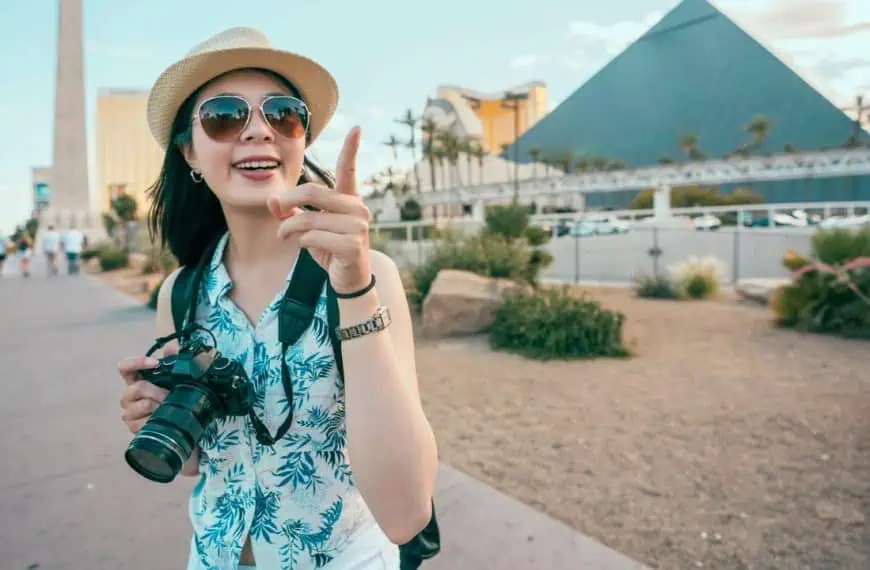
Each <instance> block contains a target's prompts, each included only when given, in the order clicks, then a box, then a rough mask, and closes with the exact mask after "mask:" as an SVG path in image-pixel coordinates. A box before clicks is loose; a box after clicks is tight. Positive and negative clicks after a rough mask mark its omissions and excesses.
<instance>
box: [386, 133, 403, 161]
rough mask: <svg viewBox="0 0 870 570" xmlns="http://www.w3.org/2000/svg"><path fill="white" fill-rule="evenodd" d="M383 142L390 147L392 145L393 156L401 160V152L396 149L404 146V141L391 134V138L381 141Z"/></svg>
mask: <svg viewBox="0 0 870 570" xmlns="http://www.w3.org/2000/svg"><path fill="white" fill-rule="evenodd" d="M381 144H383V145H384V146H388V147H390V148H391V149H393V158H394V159H396V160H399V153H398V152H397V151H396V149H397V148H398V147H400V146H402V141H400V140H399V139H397V138H396V135H390V138H388V139H387V140H385V141H384V142H383V143H381Z"/></svg>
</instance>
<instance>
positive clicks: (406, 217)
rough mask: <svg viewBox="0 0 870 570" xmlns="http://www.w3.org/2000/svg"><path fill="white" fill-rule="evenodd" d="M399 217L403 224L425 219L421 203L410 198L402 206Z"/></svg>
mask: <svg viewBox="0 0 870 570" xmlns="http://www.w3.org/2000/svg"><path fill="white" fill-rule="evenodd" d="M399 215H400V216H401V218H402V221H403V222H416V221H417V220H420V219H422V218H423V209H422V208H421V207H420V202H418V201H417V200H415V199H414V198H408V199H407V200H405V202H404V203H403V204H402V208H401V210H400V211H399Z"/></svg>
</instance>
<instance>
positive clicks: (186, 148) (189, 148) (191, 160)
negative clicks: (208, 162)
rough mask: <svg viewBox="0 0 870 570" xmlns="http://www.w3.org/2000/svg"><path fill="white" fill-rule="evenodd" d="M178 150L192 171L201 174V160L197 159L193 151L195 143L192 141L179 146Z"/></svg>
mask: <svg viewBox="0 0 870 570" xmlns="http://www.w3.org/2000/svg"><path fill="white" fill-rule="evenodd" d="M178 150H179V152H181V156H183V157H184V160H185V161H186V162H187V165H188V166H189V167H190V169H191V170H195V171H197V172H199V160H198V159H197V158H196V153H195V152H194V151H193V142H192V141H190V140H187V141H184V142H181V143H179V144H178Z"/></svg>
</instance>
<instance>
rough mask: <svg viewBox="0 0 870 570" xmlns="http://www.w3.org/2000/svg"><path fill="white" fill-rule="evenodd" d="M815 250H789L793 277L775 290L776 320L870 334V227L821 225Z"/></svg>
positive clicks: (851, 334) (809, 328) (824, 330)
mask: <svg viewBox="0 0 870 570" xmlns="http://www.w3.org/2000/svg"><path fill="white" fill-rule="evenodd" d="M811 250H812V252H811V255H810V256H809V257H803V256H801V255H800V254H799V253H798V252H795V251H792V250H789V251H787V252H786V254H785V256H784V257H783V261H782V264H783V266H785V267H786V268H788V269H790V270H791V271H793V272H794V277H793V279H792V282H791V283H790V284H788V285H784V286H782V287H780V288H778V289H777V290H776V291H774V293H773V295H772V296H771V300H770V305H771V309H772V310H773V314H774V321H775V322H776V323H777V324H778V325H780V326H783V327H789V328H794V329H796V330H801V331H805V332H814V333H823V334H834V335H839V336H845V337H859V338H870V229H868V228H863V229H861V230H850V229H845V228H837V229H832V230H820V231H818V232H816V233H815V234H813V236H812V239H811Z"/></svg>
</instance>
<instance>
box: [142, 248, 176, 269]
mask: <svg viewBox="0 0 870 570" xmlns="http://www.w3.org/2000/svg"><path fill="white" fill-rule="evenodd" d="M142 253H144V254H145V256H146V260H145V264H144V265H143V266H142V274H143V275H148V274H150V273H162V274H163V275H168V274H169V273H171V272H172V270H173V269H175V268H176V267H178V261H177V260H176V259H175V256H174V255H172V252H170V251H169V250H168V249H163V248H161V247H160V246H159V245H153V244H152V245H149V246H147V247H146V248H145V250H144V251H143V252H142Z"/></svg>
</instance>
